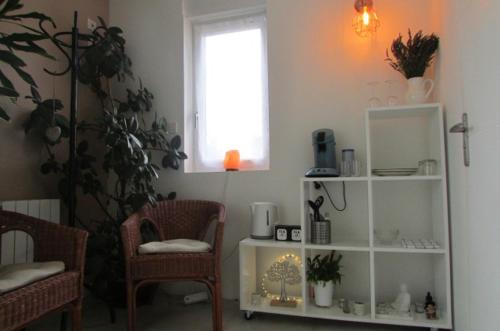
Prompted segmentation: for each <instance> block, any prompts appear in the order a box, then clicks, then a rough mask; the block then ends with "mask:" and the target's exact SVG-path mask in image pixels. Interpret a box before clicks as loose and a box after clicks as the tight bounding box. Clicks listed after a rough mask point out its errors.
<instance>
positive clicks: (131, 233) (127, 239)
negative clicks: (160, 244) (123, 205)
mask: <svg viewBox="0 0 500 331" xmlns="http://www.w3.org/2000/svg"><path fill="white" fill-rule="evenodd" d="M145 221H149V222H150V223H151V224H152V225H153V226H154V227H155V228H156V231H157V232H158V233H159V231H158V227H157V225H156V223H155V222H154V221H153V220H151V219H149V218H147V217H144V216H142V215H141V214H139V213H135V214H132V215H130V216H129V218H128V219H127V220H126V221H125V222H123V223H122V226H121V227H120V231H121V237H122V242H123V252H124V254H125V259H129V258H131V257H134V256H136V255H137V249H138V248H139V245H141V244H142V236H141V225H142V223H143V222H145Z"/></svg>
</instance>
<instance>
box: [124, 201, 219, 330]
mask: <svg viewBox="0 0 500 331" xmlns="http://www.w3.org/2000/svg"><path fill="white" fill-rule="evenodd" d="M224 218H225V211H224V206H223V205H221V204H219V203H217V202H209V201H187V200H185V201H163V202H160V203H158V204H157V205H156V206H155V207H152V206H146V207H144V208H143V209H142V210H140V211H139V212H137V213H135V214H133V215H132V216H130V218H129V219H128V220H127V221H125V222H124V223H123V225H122V228H121V234H122V240H123V248H124V252H125V264H126V278H127V304H128V330H129V331H135V330H136V294H137V290H138V288H139V287H141V286H143V285H146V284H152V283H160V282H168V281H176V280H192V281H197V282H201V283H203V284H205V285H207V286H208V288H209V290H210V292H211V294H212V320H213V329H214V331H221V330H222V301H221V300H222V298H221V272H220V263H221V249H222V237H223V231H224ZM147 221H149V222H151V223H152V224H153V226H154V227H155V228H156V230H157V232H158V234H159V238H160V240H170V239H179V238H182V239H195V240H203V238H204V237H205V234H206V233H207V230H208V228H209V226H210V224H211V222H212V221H217V225H216V230H215V237H214V245H213V249H212V251H210V252H206V253H168V254H153V255H138V254H137V248H138V247H139V245H141V244H142V238H141V225H142V224H143V223H144V222H147Z"/></svg>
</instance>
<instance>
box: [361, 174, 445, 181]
mask: <svg viewBox="0 0 500 331" xmlns="http://www.w3.org/2000/svg"><path fill="white" fill-rule="evenodd" d="M370 179H371V180H372V181H377V182H393V181H408V182H411V181H421V180H424V181H425V180H429V181H433V180H442V179H443V176H440V175H436V176H373V175H372V176H370Z"/></svg>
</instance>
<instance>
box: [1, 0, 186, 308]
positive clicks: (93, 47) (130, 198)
mask: <svg viewBox="0 0 500 331" xmlns="http://www.w3.org/2000/svg"><path fill="white" fill-rule="evenodd" d="M21 9H23V4H22V3H21V1H20V0H0V25H1V24H10V25H13V26H14V27H17V29H15V30H13V32H9V33H7V32H0V98H4V97H6V98H10V99H11V100H12V101H13V102H15V101H16V99H17V98H20V97H21V95H20V92H18V91H17V90H16V89H15V88H14V84H13V83H12V81H11V80H10V79H12V78H9V77H8V75H10V76H11V77H13V78H17V76H19V77H20V79H21V80H22V81H24V82H26V83H27V84H28V85H30V87H31V88H30V92H31V95H30V96H26V98H27V99H30V100H31V101H32V102H33V104H34V110H33V111H32V112H31V113H30V115H29V117H28V118H27V120H26V121H25V123H24V129H25V131H26V133H27V134H29V135H30V136H32V138H34V139H37V140H38V141H39V142H41V144H42V145H43V148H44V149H43V151H44V153H45V156H43V157H44V159H45V160H44V162H43V163H42V165H41V167H40V170H41V172H42V173H43V174H51V175H56V176H57V177H58V178H59V182H58V189H59V193H60V195H61V198H62V200H63V201H64V202H65V203H66V204H68V202H69V198H68V197H69V190H70V185H69V182H70V180H69V177H70V172H69V162H68V160H67V157H66V155H65V154H62V153H58V151H59V150H60V149H62V148H64V147H62V146H64V145H62V144H66V143H67V138H68V137H69V132H70V125H69V121H68V119H67V118H66V116H64V112H63V110H64V105H63V103H62V102H61V101H60V100H58V99H56V97H55V96H53V98H51V99H45V98H43V97H42V95H41V94H40V92H39V91H38V89H37V85H36V83H35V81H34V80H33V78H32V77H31V76H30V75H29V73H28V72H26V71H24V69H23V68H25V67H26V63H25V62H24V61H23V60H22V59H21V57H18V55H16V54H18V53H21V52H22V53H33V54H37V55H41V56H44V57H46V58H51V59H53V58H54V57H53V56H52V55H49V54H48V53H47V52H46V51H45V50H44V49H43V48H41V46H40V45H39V43H40V42H41V41H45V42H47V41H49V42H51V43H52V45H53V46H56V48H57V49H59V50H60V51H61V52H63V53H64V54H63V55H64V56H65V57H66V58H68V57H69V56H68V54H67V53H65V52H64V49H65V48H66V47H67V46H68V44H67V43H66V42H63V41H60V40H59V39H58V38H57V37H56V36H60V35H67V34H69V33H68V32H67V31H59V32H57V31H54V32H52V33H49V32H48V30H47V29H46V25H48V24H50V25H52V27H53V28H55V27H56V26H55V23H54V21H53V20H52V19H51V18H50V17H48V16H46V15H44V14H42V13H38V12H32V13H19V10H21ZM26 20H33V21H35V22H36V21H38V24H34V26H37V27H36V28H32V27H30V26H31V25H32V24H29V25H25V21H26ZM99 22H100V25H99V26H98V27H97V28H96V29H95V30H94V31H93V32H92V33H90V34H81V33H80V35H79V39H80V41H82V44H84V46H82V47H80V46H78V47H79V49H78V50H79V52H78V81H79V83H80V84H81V86H82V87H87V88H90V89H91V90H92V91H93V92H95V95H96V99H97V100H98V101H99V102H98V104H97V105H96V107H97V108H98V109H97V112H96V113H97V115H96V117H95V119H93V120H91V121H78V122H77V123H76V129H77V130H78V144H77V148H76V158H75V168H76V170H75V174H74V176H75V177H76V178H75V182H76V187H77V193H78V195H77V199H76V200H77V201H76V202H77V205H79V204H78V202H80V199H82V200H83V198H84V196H85V198H86V199H90V201H93V202H94V203H95V208H96V209H98V210H100V212H101V213H100V214H101V215H100V216H99V218H97V219H90V217H88V215H87V210H84V209H83V208H82V207H80V208H79V210H77V215H76V217H75V218H76V223H77V225H78V226H79V227H82V228H84V229H86V230H87V231H88V232H89V233H90V236H89V242H88V246H87V254H86V275H85V285H86V287H87V288H88V289H89V290H90V291H91V292H92V293H93V294H94V295H96V296H97V297H99V298H101V299H103V300H105V301H106V302H107V303H108V304H109V305H110V306H125V304H126V300H125V293H126V292H125V281H124V268H125V266H124V261H123V251H122V243H121V237H120V226H121V224H122V222H123V221H125V220H126V219H127V217H128V216H129V215H130V214H132V213H134V212H135V211H136V210H138V209H139V208H141V207H142V206H144V205H145V204H155V203H156V202H157V201H161V200H164V199H175V196H176V195H175V192H170V193H167V194H164V195H162V194H160V193H159V192H158V188H157V186H156V185H155V182H156V181H157V180H158V178H159V177H160V175H161V173H160V170H161V168H164V169H173V170H177V169H179V167H180V165H181V163H182V162H183V160H185V159H186V158H187V155H186V154H185V153H184V152H183V151H182V150H181V145H182V140H181V137H180V136H179V135H177V134H176V133H175V132H169V131H168V130H167V122H166V119H165V118H163V117H161V116H159V115H158V113H157V112H155V110H154V109H153V100H154V96H153V94H152V93H151V92H150V91H149V90H148V89H147V88H146V87H144V86H143V84H142V82H141V81H140V80H139V81H138V83H137V84H133V83H134V82H135V81H137V80H136V78H135V77H134V75H133V73H132V63H131V60H130V59H129V57H128V56H127V53H126V51H125V44H126V40H125V38H124V37H123V31H122V30H121V29H120V28H118V27H113V26H111V27H108V26H107V25H106V23H105V22H104V20H102V19H100V18H99ZM4 64H5V65H6V66H3V65H4ZM5 68H8V70H4V69H5ZM46 72H47V73H48V74H51V75H62V74H64V72H63V73H52V72H50V71H48V70H46ZM14 74H17V75H14ZM112 83H114V84H115V86H116V87H117V90H118V89H119V87H120V86H121V87H128V89H126V93H123V94H120V97H117V96H113V94H112V92H113V89H112V88H111V84H112ZM118 83H122V84H118ZM125 84H126V85H125ZM0 119H2V120H9V115H8V114H7V112H6V110H4V109H2V108H1V107H0ZM96 145H97V146H96ZM82 214H83V215H82ZM141 230H142V229H141ZM141 292H145V290H143V291H141ZM141 292H139V294H138V298H139V299H140V298H141ZM146 294H147V293H146ZM143 297H145V298H144V301H148V300H150V299H151V297H150V296H149V295H144V296H143Z"/></svg>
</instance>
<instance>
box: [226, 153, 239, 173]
mask: <svg viewBox="0 0 500 331" xmlns="http://www.w3.org/2000/svg"><path fill="white" fill-rule="evenodd" d="M224 169H226V171H238V170H239V169H240V152H239V151H237V150H232V151H227V152H226V157H225V159H224Z"/></svg>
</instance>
